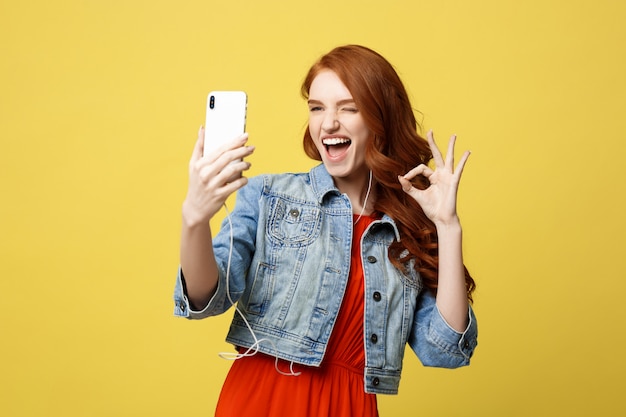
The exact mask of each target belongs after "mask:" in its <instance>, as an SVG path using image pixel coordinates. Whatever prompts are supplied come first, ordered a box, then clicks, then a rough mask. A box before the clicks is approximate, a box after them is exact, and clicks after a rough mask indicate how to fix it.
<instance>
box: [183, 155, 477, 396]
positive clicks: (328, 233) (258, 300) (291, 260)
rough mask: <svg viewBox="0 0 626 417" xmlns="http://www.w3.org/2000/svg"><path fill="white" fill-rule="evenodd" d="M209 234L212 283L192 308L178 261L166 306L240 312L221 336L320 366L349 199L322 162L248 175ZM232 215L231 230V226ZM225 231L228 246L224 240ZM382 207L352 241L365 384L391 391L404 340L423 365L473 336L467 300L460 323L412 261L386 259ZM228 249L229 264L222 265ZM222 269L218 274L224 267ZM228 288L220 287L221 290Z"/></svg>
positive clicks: (342, 278)
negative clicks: (455, 325) (357, 256)
mask: <svg viewBox="0 0 626 417" xmlns="http://www.w3.org/2000/svg"><path fill="white" fill-rule="evenodd" d="M230 220H231V221H230V223H229V221H228V218H227V219H225V220H224V223H223V224H222V228H221V230H220V232H219V233H218V234H217V236H215V238H214V240H213V247H214V252H215V257H216V260H217V263H218V269H219V281H218V286H217V290H216V293H215V294H214V296H213V297H212V298H211V300H210V301H209V303H208V304H207V305H206V306H205V307H204V308H203V309H202V310H200V311H193V310H191V309H190V305H189V301H188V299H187V296H186V292H185V286H184V277H183V276H182V272H181V271H180V268H179V273H178V277H177V282H176V288H175V293H174V301H175V309H174V314H175V315H177V316H181V317H188V318H191V319H201V318H205V317H209V316H213V315H217V314H221V313H224V312H225V311H227V310H228V309H229V308H230V307H231V305H232V303H231V302H237V303H238V308H239V310H240V311H241V313H242V314H243V315H245V317H246V320H247V321H248V322H249V323H250V326H251V328H252V330H253V331H254V335H253V334H252V333H251V332H250V330H249V329H248V328H247V326H246V324H245V322H244V321H243V320H242V319H241V317H240V316H239V315H238V314H235V315H234V318H233V321H232V324H231V327H230V331H229V333H228V336H227V338H226V340H227V341H228V342H229V343H232V344H233V345H236V346H241V347H250V346H253V345H254V344H255V338H256V340H262V341H261V342H260V344H259V345H258V349H259V351H261V352H263V353H266V354H269V355H273V356H277V357H279V358H281V359H284V360H287V361H293V362H295V363H299V364H304V365H310V366H319V365H320V363H321V362H322V359H323V357H324V352H325V350H326V346H327V344H328V340H329V338H330V334H331V332H332V330H333V325H334V323H335V321H336V319H337V313H338V311H339V307H340V305H341V302H342V298H343V294H344V290H345V288H346V284H347V281H348V274H349V271H350V248H351V245H352V208H351V205H350V201H349V199H348V197H347V196H346V195H343V194H341V193H340V192H339V191H338V190H337V188H336V187H335V186H334V183H333V180H332V177H331V176H330V175H329V174H328V172H327V171H326V169H325V168H324V166H323V165H318V166H317V167H315V168H313V169H312V170H311V171H310V172H309V173H300V174H279V175H265V176H259V177H254V178H251V179H250V181H249V183H248V184H247V185H246V186H245V187H243V188H242V189H240V190H239V192H238V195H237V203H236V206H235V209H234V210H233V212H232V213H231V214H230ZM231 224H232V235H231ZM231 238H232V250H231ZM399 238H400V237H399V234H398V230H397V228H396V225H395V223H394V221H393V220H392V219H391V218H389V217H388V216H383V217H382V219H380V220H377V221H374V222H373V223H372V224H371V225H370V226H369V227H368V229H367V230H366V231H365V233H364V235H363V238H362V240H361V242H360V244H361V253H362V263H363V273H364V276H365V294H364V296H365V319H364V335H363V336H364V344H365V373H364V385H365V391H366V392H369V393H381V394H396V393H397V391H398V385H399V382H400V373H401V370H402V360H403V356H404V349H405V346H406V344H407V343H408V344H409V346H410V347H411V348H412V349H413V351H414V352H415V353H416V354H417V356H418V357H419V359H420V360H421V362H422V363H423V364H424V365H425V366H436V367H445V368H456V367H460V366H464V365H468V364H469V360H470V357H471V356H472V353H473V351H474V348H475V347H476V345H477V324H476V318H475V316H474V313H473V311H472V309H471V308H469V311H468V317H469V319H468V323H469V324H468V326H467V328H466V329H465V331H464V332H463V333H458V332H457V331H455V330H454V329H452V328H451V327H450V326H449V325H448V324H447V323H446V322H445V320H444V319H443V317H442V316H441V314H440V313H439V311H438V309H437V307H436V305H435V298H434V296H433V295H432V294H431V292H430V291H425V290H423V288H422V284H421V279H420V276H419V274H417V273H416V272H415V270H414V269H413V268H412V266H411V265H407V267H406V268H405V270H404V271H401V270H399V269H397V268H396V267H394V266H393V265H392V264H391V262H390V261H389V259H388V255H387V250H388V248H389V245H390V244H391V243H392V242H393V241H394V239H399ZM229 258H230V265H229ZM227 274H228V276H229V279H228V280H227V279H226V276H227ZM227 292H228V294H229V295H230V296H229V295H228V294H227Z"/></svg>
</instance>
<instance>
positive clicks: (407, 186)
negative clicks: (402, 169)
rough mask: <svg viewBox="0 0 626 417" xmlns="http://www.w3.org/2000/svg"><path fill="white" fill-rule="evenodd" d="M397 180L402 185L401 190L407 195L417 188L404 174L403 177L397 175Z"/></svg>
mask: <svg viewBox="0 0 626 417" xmlns="http://www.w3.org/2000/svg"><path fill="white" fill-rule="evenodd" d="M398 182H399V183H400V185H401V186H402V191H404V192H405V193H407V194H409V195H412V193H414V192H415V191H417V189H416V188H415V187H413V184H411V181H409V180H408V179H406V176H404V177H403V176H402V175H398Z"/></svg>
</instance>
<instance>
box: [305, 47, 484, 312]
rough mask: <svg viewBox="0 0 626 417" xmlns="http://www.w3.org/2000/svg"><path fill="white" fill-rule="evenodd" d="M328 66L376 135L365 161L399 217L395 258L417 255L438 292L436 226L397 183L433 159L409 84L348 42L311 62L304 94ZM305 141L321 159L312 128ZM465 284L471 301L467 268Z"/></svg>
mask: <svg viewBox="0 0 626 417" xmlns="http://www.w3.org/2000/svg"><path fill="white" fill-rule="evenodd" d="M323 70H331V71H333V72H334V73H335V74H337V76H338V77H339V79H340V80H341V81H342V82H343V83H344V85H345V86H346V87H347V88H348V90H349V91H350V93H351V94H352V98H353V99H354V101H355V104H356V105H357V107H358V108H359V112H360V113H361V115H362V116H363V119H364V121H365V124H366V125H367V127H368V128H369V129H370V130H371V131H372V133H373V135H374V138H373V140H371V141H370V142H369V144H368V146H367V148H366V151H365V152H366V154H365V160H366V163H367V165H368V167H369V168H370V169H371V171H372V175H373V177H374V179H375V187H376V188H375V191H376V193H375V194H374V195H376V196H377V198H376V201H375V203H374V210H375V211H376V212H378V213H385V214H387V215H388V216H390V217H391V218H392V219H394V221H395V222H396V224H397V226H398V231H399V232H400V238H401V240H400V241H399V242H398V241H395V242H394V243H393V244H392V245H391V246H390V247H389V259H390V261H391V262H392V263H393V264H394V265H395V266H396V267H397V268H400V269H403V268H405V266H406V265H407V264H408V263H409V262H410V261H411V260H415V262H414V265H415V266H414V267H415V269H416V271H417V272H419V274H420V276H421V277H422V280H423V284H424V285H425V287H426V288H429V289H430V290H432V291H433V292H436V290H437V283H438V262H439V259H438V243H437V230H436V228H435V225H434V224H433V223H432V222H431V221H430V220H429V219H428V217H426V215H425V214H424V212H423V210H422V208H421V207H420V205H419V204H418V203H417V202H416V201H415V200H414V199H413V198H411V197H409V196H408V195H407V194H406V193H405V192H404V191H402V187H401V186H400V183H399V182H398V175H404V174H405V173H407V172H408V171H409V170H411V169H412V168H414V167H416V166H418V165H419V164H428V162H429V161H430V160H431V159H432V153H431V151H430V147H429V146H428V142H427V141H426V140H425V139H424V138H423V137H422V136H420V135H419V134H418V133H417V128H418V123H417V120H416V119H415V114H414V112H413V108H412V107H411V103H410V101H409V97H408V94H407V92H406V89H405V88H404V84H403V83H402V81H401V80H400V77H399V76H398V74H397V73H396V71H395V69H394V68H393V66H392V65H391V64H390V63H389V62H388V61H387V60H386V59H385V58H384V57H383V56H381V55H380V54H378V53H377V52H375V51H373V50H371V49H369V48H366V47H363V46H359V45H346V46H340V47H337V48H335V49H333V50H332V51H330V52H329V53H327V54H326V55H324V56H322V57H321V58H320V59H319V60H318V61H317V62H316V63H315V64H314V65H313V66H312V67H311V69H310V70H309V72H308V74H307V75H306V78H305V79H304V81H303V83H302V88H301V93H302V96H303V97H304V98H305V99H308V95H309V89H310V88H311V83H312V82H313V80H314V79H315V77H316V76H317V75H318V74H319V73H320V72H321V71H323ZM303 146H304V151H305V152H306V154H307V155H308V156H309V157H310V158H312V159H315V160H318V161H321V159H322V158H321V156H320V154H319V152H318V150H317V148H316V147H315V144H314V143H313V140H312V138H311V135H310V132H309V129H308V128H307V129H306V130H305V133H304V138H303ZM413 183H414V186H416V187H418V188H420V189H424V188H426V187H427V186H428V180H427V179H426V178H425V177H423V176H418V177H417V178H416V179H415V180H414V181H413ZM465 283H466V287H467V295H468V299H469V300H471V299H472V292H473V291H474V289H475V287H476V284H475V282H474V280H473V278H472V277H471V276H470V274H469V272H468V270H467V268H465Z"/></svg>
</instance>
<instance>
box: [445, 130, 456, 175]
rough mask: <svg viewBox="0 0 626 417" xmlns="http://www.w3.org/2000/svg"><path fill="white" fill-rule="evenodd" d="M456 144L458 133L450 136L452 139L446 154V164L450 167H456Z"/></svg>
mask: <svg viewBox="0 0 626 417" xmlns="http://www.w3.org/2000/svg"><path fill="white" fill-rule="evenodd" d="M455 144H456V135H452V136H450V141H449V142H448V153H447V154H446V166H448V167H449V168H450V169H452V167H454V145H455Z"/></svg>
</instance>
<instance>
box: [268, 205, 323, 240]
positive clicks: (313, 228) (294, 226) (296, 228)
mask: <svg viewBox="0 0 626 417" xmlns="http://www.w3.org/2000/svg"><path fill="white" fill-rule="evenodd" d="M269 204H270V210H269V213H270V216H269V217H268V219H267V222H268V223H267V233H268V238H269V240H270V242H271V243H272V244H273V245H276V246H278V247H292V248H297V247H302V246H308V245H310V244H311V243H313V241H314V240H315V239H316V238H317V237H318V236H319V234H320V223H321V210H320V209H319V207H318V206H313V205H307V204H302V203H298V202H292V201H289V200H287V199H283V198H280V197H273V198H272V199H271V200H270V201H269Z"/></svg>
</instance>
